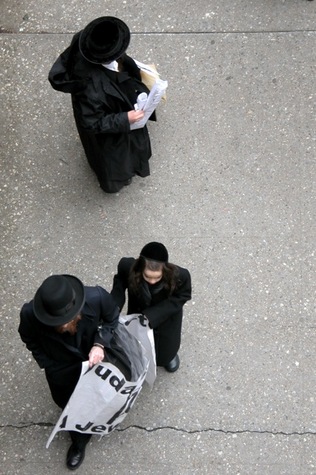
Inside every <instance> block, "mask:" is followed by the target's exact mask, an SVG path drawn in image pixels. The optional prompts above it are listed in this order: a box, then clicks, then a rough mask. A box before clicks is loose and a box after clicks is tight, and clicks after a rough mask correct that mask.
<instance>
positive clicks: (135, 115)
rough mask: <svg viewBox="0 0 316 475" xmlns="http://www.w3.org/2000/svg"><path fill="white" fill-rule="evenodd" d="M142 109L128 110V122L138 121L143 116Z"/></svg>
mask: <svg viewBox="0 0 316 475" xmlns="http://www.w3.org/2000/svg"><path fill="white" fill-rule="evenodd" d="M144 115H145V112H144V111H134V110H133V111H129V112H128V113H127V117H128V121H129V123H130V124H134V123H135V122H139V121H140V120H142V118H143V117H144Z"/></svg>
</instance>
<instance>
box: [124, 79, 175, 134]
mask: <svg viewBox="0 0 316 475" xmlns="http://www.w3.org/2000/svg"><path fill="white" fill-rule="evenodd" d="M167 87H168V81H163V80H162V79H159V78H158V79H156V81H155V84H154V85H153V87H152V89H151V91H150V93H149V94H148V98H147V100H144V96H143V94H140V95H139V96H138V99H137V104H136V109H137V110H140V109H141V110H143V111H144V112H145V115H144V117H143V119H142V120H140V121H139V122H135V123H134V124H131V126H130V127H131V130H135V129H141V128H142V127H144V125H146V123H147V121H148V119H149V117H150V116H151V114H152V113H153V112H154V110H155V109H156V107H157V106H158V104H159V102H160V101H161V99H162V97H163V96H164V95H165V93H166V89H167ZM140 96H142V97H140Z"/></svg>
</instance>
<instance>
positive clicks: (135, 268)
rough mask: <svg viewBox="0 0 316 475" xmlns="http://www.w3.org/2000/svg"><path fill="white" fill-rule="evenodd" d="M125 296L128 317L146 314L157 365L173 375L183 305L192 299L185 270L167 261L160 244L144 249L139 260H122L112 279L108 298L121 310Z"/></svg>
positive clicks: (189, 278)
mask: <svg viewBox="0 0 316 475" xmlns="http://www.w3.org/2000/svg"><path fill="white" fill-rule="evenodd" d="M126 290H127V294H128V306H127V314H132V313H141V314H143V315H145V316H146V317H147V318H148V320H149V322H150V326H151V327H152V328H153V330H154V338H155V349H156V358H157V365H158V366H164V367H165V368H166V370H167V371H169V372H174V371H176V370H177V369H178V368H179V365H180V360H179V356H178V354H177V353H178V350H179V348H180V342H181V327H182V316H183V305H184V304H185V303H186V302H187V301H188V300H190V299H191V277H190V273H189V271H188V270H187V269H184V268H182V267H179V266H176V265H174V264H171V263H169V262H168V251H167V249H166V248H165V246H164V245H163V244H161V243H159V242H150V243H148V244H146V246H144V247H143V249H142V251H141V253H140V256H139V257H138V259H134V258H132V257H123V258H122V259H121V260H120V262H119V264H118V269H117V274H116V275H115V276H114V279H113V288H112V291H111V295H112V296H113V297H114V300H115V301H116V303H117V304H118V306H119V307H120V309H122V308H123V306H124V304H125V292H126Z"/></svg>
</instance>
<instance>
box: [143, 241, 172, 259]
mask: <svg viewBox="0 0 316 475" xmlns="http://www.w3.org/2000/svg"><path fill="white" fill-rule="evenodd" d="M140 255H141V256H142V257H144V258H145V259H149V260H150V261H157V262H168V259H169V256H168V251H167V248H166V247H165V246H164V245H163V244H162V243H161V242H155V241H153V242H149V243H148V244H146V246H144V247H143V249H142V250H141V252H140Z"/></svg>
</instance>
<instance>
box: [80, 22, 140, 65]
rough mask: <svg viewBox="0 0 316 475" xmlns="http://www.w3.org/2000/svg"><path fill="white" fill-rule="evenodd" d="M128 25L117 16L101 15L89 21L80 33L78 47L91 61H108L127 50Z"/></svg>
mask: <svg viewBox="0 0 316 475" xmlns="http://www.w3.org/2000/svg"><path fill="white" fill-rule="evenodd" d="M130 39H131V34H130V31H129V28H128V26H127V25H126V24H125V23H124V22H123V21H122V20H120V19H119V18H116V17H113V16H103V17H100V18H96V19H95V20H93V21H91V22H90V23H89V24H88V25H87V26H86V27H85V28H84V29H83V30H82V32H81V33H80V36H79V49H80V52H81V54H82V55H83V56H84V57H85V59H87V60H88V61H90V62H91V63H96V64H101V63H110V62H111V61H114V60H115V59H118V58H119V57H120V56H122V54H123V53H124V52H125V51H126V50H127V47H128V45H129V42H130Z"/></svg>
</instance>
